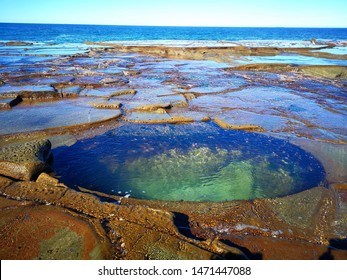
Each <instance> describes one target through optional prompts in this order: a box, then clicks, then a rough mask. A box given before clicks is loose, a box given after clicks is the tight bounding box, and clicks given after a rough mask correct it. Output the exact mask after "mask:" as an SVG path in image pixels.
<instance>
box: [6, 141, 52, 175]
mask: <svg viewBox="0 0 347 280" xmlns="http://www.w3.org/2000/svg"><path fill="white" fill-rule="evenodd" d="M50 156H51V142H50V141H49V140H33V141H29V142H25V143H20V144H12V145H8V146H5V147H2V148H1V149H0V174H1V175H5V176H8V177H11V178H14V179H18V180H32V179H34V178H35V177H36V176H38V175H39V174H40V173H41V172H43V171H47V170H50V169H51V168H50V167H49V165H48V164H47V161H48V160H49V158H50Z"/></svg>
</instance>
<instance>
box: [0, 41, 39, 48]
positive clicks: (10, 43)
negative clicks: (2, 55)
mask: <svg viewBox="0 0 347 280" xmlns="http://www.w3.org/2000/svg"><path fill="white" fill-rule="evenodd" d="M32 45H34V44H33V43H29V42H21V41H10V42H7V43H5V46H15V47H17V46H18V47H20V46H32Z"/></svg>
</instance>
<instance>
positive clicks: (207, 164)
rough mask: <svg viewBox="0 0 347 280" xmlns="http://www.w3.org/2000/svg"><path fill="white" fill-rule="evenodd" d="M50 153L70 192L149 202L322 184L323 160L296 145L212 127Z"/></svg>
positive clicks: (166, 129)
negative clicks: (72, 189)
mask: <svg viewBox="0 0 347 280" xmlns="http://www.w3.org/2000/svg"><path fill="white" fill-rule="evenodd" d="M53 153H54V168H55V171H56V174H57V176H59V177H60V180H61V181H62V182H64V183H65V184H67V185H69V186H79V187H83V188H87V189H90V190H93V191H100V192H104V193H107V194H117V195H122V196H127V197H129V196H131V197H134V198H139V199H149V200H170V201H211V202H217V201H231V200H250V199H255V198H266V197H268V198H270V197H271V198H272V197H281V196H286V195H289V194H293V193H297V192H300V191H303V190H306V189H309V188H312V187H316V186H318V185H320V184H322V182H323V181H324V179H325V172H324V169H323V167H322V165H321V164H320V162H319V161H318V160H316V159H315V158H314V157H313V156H312V155H310V154H309V153H307V152H305V151H304V150H302V149H300V148H299V147H297V146H294V145H292V144H290V143H288V142H286V141H283V140H279V139H275V138H272V137H268V136H264V135H261V134H255V133H249V132H242V131H226V130H223V129H221V128H219V127H217V126H216V125H214V124H210V123H206V124H205V123H194V124H188V125H134V124H126V125H123V126H121V127H119V128H117V129H116V130H113V131H109V132H107V133H105V134H104V135H101V136H97V137H95V138H92V139H87V140H82V141H78V142H77V143H76V144H75V145H73V146H71V147H60V148H57V149H55V150H54V151H53Z"/></svg>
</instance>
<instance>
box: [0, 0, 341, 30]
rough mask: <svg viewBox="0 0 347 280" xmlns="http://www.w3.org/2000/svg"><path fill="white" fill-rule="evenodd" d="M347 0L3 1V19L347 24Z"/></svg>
mask: <svg viewBox="0 0 347 280" xmlns="http://www.w3.org/2000/svg"><path fill="white" fill-rule="evenodd" d="M346 11H347V0H329V1H320V0H287V1H281V0H262V1H256V0H245V1H243V0H212V1H205V0H173V1H169V0H162V1H159V0H147V1H146V0H145V1H139V0H120V1H119V0H57V1H50V0H1V1H0V22H24V23H67V24H111V25H162V26H262V27H268V26H269V27H347V12H346Z"/></svg>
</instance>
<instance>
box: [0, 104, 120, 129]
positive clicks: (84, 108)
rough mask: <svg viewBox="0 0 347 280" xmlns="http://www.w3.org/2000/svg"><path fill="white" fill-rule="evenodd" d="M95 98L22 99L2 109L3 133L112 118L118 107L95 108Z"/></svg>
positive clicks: (117, 112) (0, 117)
mask: <svg viewBox="0 0 347 280" xmlns="http://www.w3.org/2000/svg"><path fill="white" fill-rule="evenodd" d="M93 101H94V100H93V99H84V98H78V99H67V100H60V101H50V102H42V103H34V104H31V105H30V104H27V103H21V104H20V105H18V106H16V107H14V108H13V109H12V110H10V111H6V112H5V111H0V120H1V126H0V135H4V134H10V133H21V132H30V131H37V130H43V129H49V128H54V127H60V126H71V125H78V124H84V123H90V122H96V121H101V120H103V119H109V118H112V117H115V116H117V115H118V114H120V111H119V110H103V109H95V108H93V107H92V106H90V105H89V104H88V103H89V102H93Z"/></svg>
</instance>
